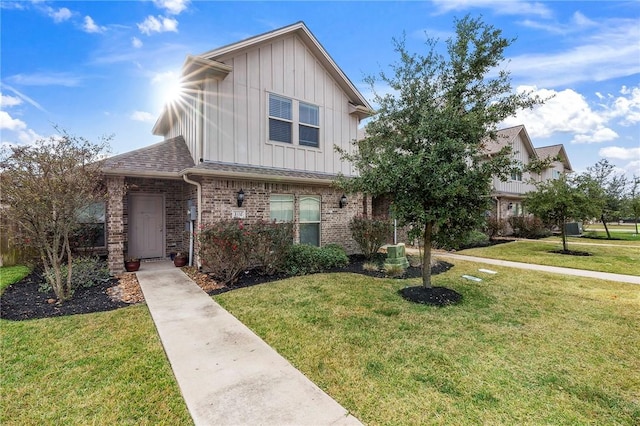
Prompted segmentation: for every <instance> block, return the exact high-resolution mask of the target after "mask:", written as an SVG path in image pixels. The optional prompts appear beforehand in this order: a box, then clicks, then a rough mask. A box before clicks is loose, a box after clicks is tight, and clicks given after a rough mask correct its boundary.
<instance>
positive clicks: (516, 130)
mask: <svg viewBox="0 0 640 426" xmlns="http://www.w3.org/2000/svg"><path fill="white" fill-rule="evenodd" d="M523 129H524V125H522V124H521V125H519V126H513V127H508V128H506V129H501V130H498V136H497V138H496V139H495V140H487V141H485V143H484V146H485V152H486V153H487V154H495V153H497V152H499V151H500V150H501V149H502V148H504V147H505V146H508V145H509V144H510V143H511V142H512V141H513V140H514V139H515V138H516V137H517V136H518V135H519V134H520V132H521V131H522V130H523Z"/></svg>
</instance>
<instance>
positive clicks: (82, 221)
mask: <svg viewBox="0 0 640 426" xmlns="http://www.w3.org/2000/svg"><path fill="white" fill-rule="evenodd" d="M95 206H100V207H99V208H98V209H95ZM96 210H98V211H99V213H101V214H98V215H97V216H96V215H95V214H94V213H95V212H96ZM85 213H89V215H87V217H86V218H84V217H82V216H83V214H85ZM76 215H77V217H76V223H77V224H78V227H79V228H81V227H83V226H92V225H93V226H96V225H98V226H101V227H102V235H101V237H100V238H98V241H100V240H102V242H103V243H102V244H101V245H90V246H81V247H80V248H81V249H86V250H90V249H104V248H107V202H106V201H93V202H91V203H89V204H87V205H86V206H85V207H84V208H82V209H80V210H78V211H77V212H76ZM93 218H96V219H99V220H86V219H93ZM100 219H101V220H100Z"/></svg>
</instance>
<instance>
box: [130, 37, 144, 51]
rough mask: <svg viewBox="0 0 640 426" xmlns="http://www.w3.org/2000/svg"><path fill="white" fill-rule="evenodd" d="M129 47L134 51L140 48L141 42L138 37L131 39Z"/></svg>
mask: <svg viewBox="0 0 640 426" xmlns="http://www.w3.org/2000/svg"><path fill="white" fill-rule="evenodd" d="M131 45H132V46H133V47H135V48H136V49H139V48H141V47H142V41H141V40H140V39H139V38H138V37H133V38H131Z"/></svg>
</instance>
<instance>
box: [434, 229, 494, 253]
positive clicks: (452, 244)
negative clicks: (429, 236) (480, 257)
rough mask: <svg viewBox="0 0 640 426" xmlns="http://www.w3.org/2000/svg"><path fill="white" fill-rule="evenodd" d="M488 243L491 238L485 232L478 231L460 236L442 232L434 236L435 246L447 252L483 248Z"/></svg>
mask: <svg viewBox="0 0 640 426" xmlns="http://www.w3.org/2000/svg"><path fill="white" fill-rule="evenodd" d="M488 241H489V237H488V236H487V235H486V234H485V233H484V232H480V231H477V230H472V231H467V232H464V233H460V234H455V233H452V234H446V233H443V232H440V233H438V234H436V235H435V236H434V238H433V246H434V247H435V248H441V249H445V250H461V249H463V248H469V247H478V246H483V245H486V244H487V242H488Z"/></svg>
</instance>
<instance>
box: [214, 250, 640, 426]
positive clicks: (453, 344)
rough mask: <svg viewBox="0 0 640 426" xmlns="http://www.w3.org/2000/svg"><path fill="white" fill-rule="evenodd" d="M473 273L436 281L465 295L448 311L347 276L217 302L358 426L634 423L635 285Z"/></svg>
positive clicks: (305, 280) (638, 348) (385, 283)
mask: <svg viewBox="0 0 640 426" xmlns="http://www.w3.org/2000/svg"><path fill="white" fill-rule="evenodd" d="M479 267H482V266H480V265H478V264H473V263H467V262H456V266H455V267H454V268H453V269H451V270H450V271H448V272H447V273H445V274H441V275H438V276H435V277H434V281H435V285H441V286H442V285H444V286H447V287H449V288H453V289H455V290H456V291H458V292H460V293H462V294H463V295H464V300H463V303H462V304H460V305H457V306H451V307H446V308H435V307H429V306H424V305H416V304H412V303H409V302H406V301H404V300H403V299H402V298H400V297H399V296H398V295H397V293H396V292H397V290H398V289H400V288H402V287H403V286H405V285H406V284H407V282H405V281H400V280H392V279H384V280H383V279H373V278H369V277H364V276H359V275H353V274H326V275H325V274H318V275H312V276H306V277H297V278H291V279H287V280H283V281H280V282H276V283H271V284H267V285H261V286H255V287H251V288H246V289H242V290H237V291H233V292H229V293H225V294H222V295H219V296H216V297H215V299H216V300H217V301H218V302H220V303H221V304H222V305H223V306H224V307H225V308H226V309H228V310H229V311H230V312H231V313H232V314H234V315H235V316H237V317H238V318H239V319H240V320H241V321H242V322H244V323H245V324H247V325H248V326H249V327H251V328H252V329H253V330H254V331H255V332H256V333H257V334H258V335H260V336H261V337H262V338H263V339H265V340H266V341H267V343H269V344H270V345H271V346H273V347H274V348H275V349H276V350H277V351H278V352H280V353H281V354H283V355H284V356H285V357H286V358H287V359H289V360H290V361H291V362H292V363H293V365H295V366H296V367H297V368H299V369H300V370H301V371H302V372H303V373H304V374H305V375H306V376H308V377H309V378H310V379H311V380H313V381H314V382H315V383H317V384H318V385H319V386H320V387H321V388H322V389H324V390H325V391H326V392H327V393H329V395H331V396H332V397H334V398H335V399H337V401H338V402H340V403H341V404H342V405H343V406H344V407H346V408H347V409H348V410H349V411H350V412H351V413H353V414H354V415H355V416H356V417H358V418H359V419H360V420H362V421H363V422H364V423H365V424H369V425H379V424H398V425H404V424H455V425H476V424H491V425H512V424H559V425H562V424H565V425H576V424H621V425H632V424H638V423H640V328H638V326H637V324H638V323H639V321H640V292H639V291H638V287H637V286H633V285H625V284H619V283H611V282H605V281H598V280H590V279H579V280H578V279H576V278H572V277H565V276H558V275H552V274H544V273H539V272H535V273H534V272H527V271H517V273H514V270H512V269H508V268H500V267H495V268H494V267H492V268H491V269H494V270H496V271H498V274H497V275H491V276H489V275H486V274H484V275H483V274H482V273H481V272H478V271H477V269H478V268H479ZM462 274H472V275H476V276H482V277H483V278H484V281H483V282H481V283H475V282H470V281H466V280H464V279H462V278H460V277H461V275H462ZM409 283H410V285H416V284H418V281H417V280H411V281H410V282H409Z"/></svg>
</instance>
